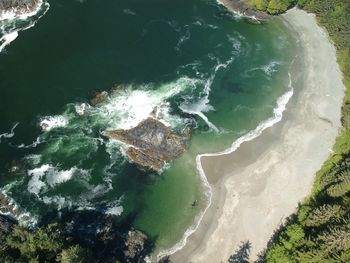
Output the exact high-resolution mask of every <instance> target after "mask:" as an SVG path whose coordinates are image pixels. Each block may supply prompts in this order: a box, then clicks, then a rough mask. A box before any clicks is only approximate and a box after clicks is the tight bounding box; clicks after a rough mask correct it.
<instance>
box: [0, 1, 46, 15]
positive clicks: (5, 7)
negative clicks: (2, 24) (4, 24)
mask: <svg viewBox="0 0 350 263" xmlns="http://www.w3.org/2000/svg"><path fill="white" fill-rule="evenodd" d="M41 4H42V1H40V0H0V14H1V13H2V12H14V13H15V14H16V15H18V16H19V15H22V14H26V13H30V12H33V11H35V10H37V9H38V7H39V6H40V5H41Z"/></svg>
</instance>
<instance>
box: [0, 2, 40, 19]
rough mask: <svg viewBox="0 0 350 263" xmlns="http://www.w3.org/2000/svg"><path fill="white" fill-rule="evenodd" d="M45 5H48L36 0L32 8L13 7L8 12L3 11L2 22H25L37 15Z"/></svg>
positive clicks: (1, 13)
mask: <svg viewBox="0 0 350 263" xmlns="http://www.w3.org/2000/svg"><path fill="white" fill-rule="evenodd" d="M44 4H46V3H45V2H44V1H43V0H36V1H35V3H34V4H33V6H30V7H28V6H25V7H11V8H9V9H7V10H1V12H0V21H2V20H13V19H21V20H25V19H27V18H29V17H31V16H34V15H36V14H37V13H38V12H39V11H40V9H41V8H42V5H44Z"/></svg>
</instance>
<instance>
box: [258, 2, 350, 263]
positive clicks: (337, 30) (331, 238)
mask: <svg viewBox="0 0 350 263" xmlns="http://www.w3.org/2000/svg"><path fill="white" fill-rule="evenodd" d="M253 2H255V6H256V7H257V8H259V7H260V6H259V5H256V4H257V3H259V2H263V3H265V4H266V5H265V6H264V8H265V9H266V8H267V9H266V10H267V11H268V12H270V13H274V11H273V12H271V11H270V10H271V9H269V8H271V7H270V4H273V6H276V5H275V2H277V1H274V0H271V1H264V0H262V1H259V0H258V1H253ZM288 2H291V1H281V2H280V5H279V7H281V9H280V12H284V8H285V7H286V6H288V5H293V4H297V5H298V6H299V7H300V8H303V9H305V10H306V11H308V12H310V13H314V14H316V16H317V19H318V22H319V24H320V25H321V26H323V27H325V28H326V29H327V31H328V34H329V36H330V38H331V39H332V41H333V42H334V45H335V47H336V49H337V59H338V63H339V65H340V69H341V71H342V73H343V78H344V84H345V86H346V95H345V99H344V103H343V106H342V125H343V129H342V130H341V132H340V136H339V137H338V139H337V141H336V144H335V146H334V149H333V153H332V155H331V156H330V157H329V159H328V160H327V162H326V163H325V164H324V165H323V167H322V168H321V170H320V171H319V172H318V173H317V175H316V180H315V183H314V187H313V190H312V194H311V195H310V196H309V197H308V198H307V199H306V200H304V202H302V203H301V204H300V205H299V208H298V210H297V212H296V214H294V215H292V216H291V217H290V218H289V220H288V222H287V223H286V225H285V227H284V228H282V230H280V231H278V232H277V233H276V234H275V236H274V238H273V239H272V240H271V242H270V247H269V249H268V250H267V253H266V261H267V262H286V263H287V262H350V37H349V36H350V1H348V0H310V1H308V0H299V1H298V3H292V2H293V1H292V2H291V3H288ZM266 6H267V7H266ZM288 7H290V6H288ZM273 10H275V9H273Z"/></svg>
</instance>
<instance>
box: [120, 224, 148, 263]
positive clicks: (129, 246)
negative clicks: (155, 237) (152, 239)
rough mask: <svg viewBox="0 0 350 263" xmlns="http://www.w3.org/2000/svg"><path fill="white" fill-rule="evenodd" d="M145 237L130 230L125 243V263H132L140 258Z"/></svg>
mask: <svg viewBox="0 0 350 263" xmlns="http://www.w3.org/2000/svg"><path fill="white" fill-rule="evenodd" d="M146 241H147V236H146V235H145V234H143V233H142V232H141V231H139V230H130V231H129V233H128V237H127V239H126V241H125V247H126V250H125V251H124V256H125V259H126V261H127V262H134V261H135V259H138V258H140V256H141V254H142V252H143V251H144V248H145V242H146Z"/></svg>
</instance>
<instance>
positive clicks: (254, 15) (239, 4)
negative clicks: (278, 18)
mask: <svg viewBox="0 0 350 263" xmlns="http://www.w3.org/2000/svg"><path fill="white" fill-rule="evenodd" d="M218 1H219V3H220V4H222V5H223V6H225V7H226V8H227V9H228V10H230V11H231V12H233V13H237V14H240V15H242V16H245V17H248V18H250V19H253V20H258V21H265V20H267V19H269V18H270V15H268V14H267V13H265V12H261V11H258V10H254V9H252V8H250V7H249V6H248V5H247V4H246V3H245V2H244V1H242V0H218Z"/></svg>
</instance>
